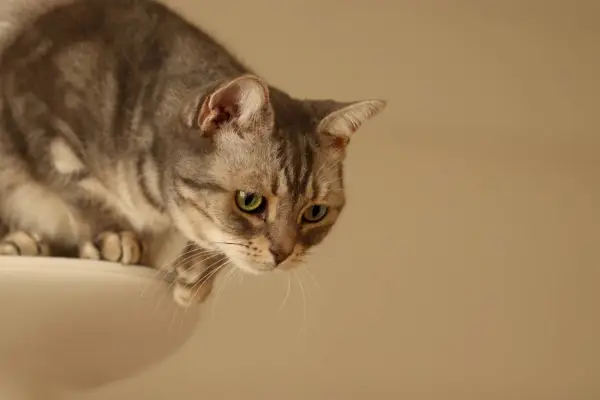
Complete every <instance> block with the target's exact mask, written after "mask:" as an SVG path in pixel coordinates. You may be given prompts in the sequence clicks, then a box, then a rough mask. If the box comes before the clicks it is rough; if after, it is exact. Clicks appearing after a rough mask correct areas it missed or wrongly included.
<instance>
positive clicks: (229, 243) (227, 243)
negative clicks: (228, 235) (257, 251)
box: [211, 242, 247, 247]
mask: <svg viewBox="0 0 600 400" xmlns="http://www.w3.org/2000/svg"><path fill="white" fill-rule="evenodd" d="M211 243H213V244H225V245H231V246H240V247H247V246H246V245H244V244H241V243H233V242H211Z"/></svg>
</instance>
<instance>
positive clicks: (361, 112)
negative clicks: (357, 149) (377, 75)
mask: <svg viewBox="0 0 600 400" xmlns="http://www.w3.org/2000/svg"><path fill="white" fill-rule="evenodd" d="M386 105H387V103H386V102H385V101H383V100H364V101H358V102H354V103H344V104H341V103H334V104H331V103H330V109H331V108H333V111H330V112H329V113H328V114H327V115H326V116H325V117H324V118H323V119H322V120H321V122H320V123H319V125H318V127H317V131H318V133H321V134H324V135H328V136H329V137H330V138H332V139H333V143H334V145H335V146H336V147H346V145H348V143H349V142H350V139H351V138H352V136H353V135H354V133H356V131H357V130H358V129H359V128H360V127H361V126H362V125H363V124H364V123H365V122H367V121H368V120H370V119H371V118H373V117H375V116H376V115H377V114H379V113H380V112H382V111H383V110H384V109H385V107H386Z"/></svg>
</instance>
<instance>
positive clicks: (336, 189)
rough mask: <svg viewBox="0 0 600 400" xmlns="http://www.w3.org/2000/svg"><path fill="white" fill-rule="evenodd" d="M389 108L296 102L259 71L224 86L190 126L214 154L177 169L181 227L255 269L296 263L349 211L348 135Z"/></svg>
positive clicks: (175, 211)
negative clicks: (268, 83)
mask: <svg viewBox="0 0 600 400" xmlns="http://www.w3.org/2000/svg"><path fill="white" fill-rule="evenodd" d="M211 102H212V103H211ZM383 107H384V103H383V102H378V101H371V102H363V103H356V104H355V105H339V104H338V105H336V104H335V103H332V102H301V101H297V100H292V99H290V98H289V97H287V96H285V95H283V94H280V93H272V95H271V94H269V92H268V91H267V88H266V86H265V85H264V84H263V83H262V82H261V81H260V80H258V79H257V78H255V77H242V78H239V79H237V80H235V81H233V82H230V83H228V84H226V85H224V86H223V87H221V88H220V89H218V90H217V91H215V93H213V94H212V95H211V96H208V97H207V98H206V99H205V100H204V102H203V104H202V105H201V106H200V107H199V109H200V111H199V114H198V113H195V114H194V115H195V116H196V117H195V118H193V119H191V120H190V124H189V126H190V128H192V129H193V128H194V127H195V126H196V125H195V124H196V122H197V128H198V129H199V130H200V131H201V132H199V133H198V135H200V134H202V135H203V138H202V140H204V141H205V142H204V146H203V147H202V148H203V149H207V148H208V149H209V150H208V151H206V150H205V151H206V152H205V154H203V155H202V156H201V157H199V156H198V155H197V154H195V153H194V152H193V151H192V152H190V153H188V154H187V155H186V156H184V157H182V158H181V159H180V160H179V161H178V162H177V163H176V164H175V166H174V168H173V174H172V175H173V177H172V186H171V190H170V193H171V197H172V198H171V200H172V201H171V202H170V204H171V208H170V209H171V214H172V216H173V219H174V221H175V223H176V225H177V226H178V227H179V229H181V231H182V232H183V233H184V234H185V235H186V236H187V237H188V238H189V239H191V240H192V241H194V242H196V243H198V244H199V245H200V246H201V247H203V248H205V249H209V250H217V251H219V252H222V253H224V254H225V255H226V256H227V257H228V259H229V260H230V261H231V262H232V263H233V264H234V265H235V266H237V267H239V268H241V269H243V270H245V271H247V272H251V273H261V272H266V271H270V270H273V269H275V268H283V269H288V268H291V267H293V266H295V265H296V264H297V263H298V262H301V261H302V260H303V257H304V256H305V255H306V253H307V251H308V250H310V249H311V248H312V247H313V246H316V245H317V244H319V243H321V241H322V240H323V239H324V238H325V237H326V236H327V234H328V233H329V232H330V230H331V228H332V227H333V225H334V224H335V222H336V221H337V219H338V216H339V215H340V213H341V211H342V209H343V207H344V203H345V195H344V185H343V179H342V173H343V171H342V162H343V160H344V156H345V147H346V145H347V143H348V141H349V137H350V134H351V133H352V132H354V131H355V130H356V129H357V128H358V125H360V124H361V123H362V122H363V121H364V120H366V119H368V118H369V117H371V116H373V115H374V114H376V113H377V112H379V111H381V109H383ZM344 109H347V110H346V111H345V113H344V112H340V110H341V111H343V110H344ZM340 118H341V119H343V121H342V120H340ZM361 118H362V121H361ZM344 121H345V122H346V123H345V124H344Z"/></svg>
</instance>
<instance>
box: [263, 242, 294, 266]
mask: <svg viewBox="0 0 600 400" xmlns="http://www.w3.org/2000/svg"><path fill="white" fill-rule="evenodd" d="M269 251H270V252H271V254H273V258H274V259H275V266H278V265H280V264H281V263H282V262H284V261H285V260H287V259H288V257H289V256H290V255H291V254H292V252H293V251H294V249H293V248H289V249H288V248H285V247H283V246H271V247H269Z"/></svg>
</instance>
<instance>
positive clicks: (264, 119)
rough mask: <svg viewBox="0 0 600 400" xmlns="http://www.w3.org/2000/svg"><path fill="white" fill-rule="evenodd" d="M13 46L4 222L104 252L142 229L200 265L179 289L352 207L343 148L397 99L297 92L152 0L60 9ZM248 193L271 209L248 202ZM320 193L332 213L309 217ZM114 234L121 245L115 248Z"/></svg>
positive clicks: (0, 106)
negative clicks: (302, 96)
mask: <svg viewBox="0 0 600 400" xmlns="http://www.w3.org/2000/svg"><path fill="white" fill-rule="evenodd" d="M4 47H5V48H4V50H3V51H2V53H1V55H0V57H1V58H0V229H2V230H4V232H2V233H3V234H4V235H9V236H10V235H11V233H9V232H12V234H14V233H15V232H25V233H26V234H28V235H29V236H30V237H35V238H41V240H42V241H43V243H44V245H45V246H48V247H49V249H50V251H52V252H53V254H56V252H54V251H53V249H56V248H60V249H71V250H72V252H74V253H75V254H79V255H82V254H84V255H85V254H88V255H89V254H93V256H90V257H96V256H97V255H99V256H100V258H106V259H109V258H107V257H108V256H106V257H105V256H104V255H103V254H105V253H106V254H109V253H110V254H121V255H122V254H124V253H123V251H127V252H131V251H133V252H134V253H135V251H137V250H135V248H136V247H135V246H137V244H135V243H137V242H138V241H139V242H140V246H139V247H140V248H143V249H144V254H142V257H141V259H140V260H139V262H140V263H143V264H145V265H150V266H153V267H157V268H158V267H161V266H163V265H167V266H170V267H173V268H174V269H175V270H176V271H178V272H179V274H180V275H181V276H182V277H183V276H187V278H185V279H184V278H182V284H181V287H180V288H179V292H178V293H179V297H180V298H187V297H189V296H187V297H186V296H184V295H182V294H181V293H182V292H181V290H183V289H185V288H188V289H189V288H190V287H191V288H194V285H195V284H196V282H199V280H201V278H202V277H206V271H212V270H215V271H216V270H218V269H219V268H216V266H217V265H220V266H223V267H224V266H226V265H230V264H232V265H234V266H236V267H239V268H242V269H244V270H246V271H248V272H252V273H259V272H263V271H269V270H272V269H273V268H275V267H278V266H280V265H285V266H288V267H289V266H293V265H294V261H299V260H300V259H301V258H302V257H303V255H304V254H305V253H306V252H307V250H308V249H310V248H311V247H313V246H315V245H317V244H319V243H320V242H321V241H322V240H323V239H324V238H325V236H326V235H327V234H328V232H329V231H330V229H331V227H332V226H333V225H334V224H335V221H336V220H337V217H338V215H339V214H340V212H341V211H342V209H343V207H344V204H345V197H344V190H343V189H344V187H343V179H342V177H343V171H342V163H343V160H344V157H345V149H346V146H347V144H348V142H349V140H350V138H351V136H352V135H353V134H354V132H355V131H356V130H357V129H358V128H359V127H360V126H361V125H362V124H363V123H364V122H365V121H367V120H368V119H370V118H372V117H373V116H374V115H376V114H377V113H378V112H380V111H381V110H383V108H384V106H385V103H384V102H382V101H378V100H371V101H362V102H355V103H338V102H334V101H319V100H299V99H294V98H292V97H290V96H289V95H287V94H286V93H284V92H282V91H281V90H279V89H277V88H274V87H271V86H269V85H267V84H266V83H264V81H263V80H262V79H261V78H258V77H256V76H255V75H253V74H251V72H250V71H249V70H248V69H247V68H246V67H244V66H243V65H242V64H241V63H239V62H238V61H237V60H236V59H235V58H234V57H233V56H231V55H230V54H229V53H228V52H227V51H226V50H225V49H223V48H222V47H221V46H220V45H219V44H218V43H216V42H215V41H214V40H213V39H211V38H209V37H208V36H207V35H206V34H205V33H204V32H202V31H201V30H199V29H197V28H196V27H194V26H193V25H191V24H189V23H188V22H186V21H185V20H184V19H182V18H181V17H179V16H177V15H176V14H175V13H173V12H171V11H170V10H169V9H167V8H166V7H164V6H162V5H160V4H158V3H156V2H154V1H150V0H80V1H73V2H72V4H69V5H65V6H57V7H55V8H51V9H50V10H47V11H46V12H44V13H42V14H41V16H40V17H39V18H37V19H31V23H30V24H29V25H28V26H27V27H26V29H24V30H20V31H18V32H16V33H15V34H14V35H12V36H11V40H10V41H8V44H6V45H5V46H4ZM237 191H244V192H252V193H256V194H259V195H260V196H264V198H265V199H266V200H265V201H266V203H265V204H267V206H266V207H265V209H264V212H262V213H261V214H260V215H252V214H249V213H247V212H243V211H241V210H240V208H239V207H237V206H236V204H235V196H236V192H237ZM312 205H320V206H323V207H327V210H328V211H329V212H328V214H326V216H325V217H324V218H323V219H322V220H320V221H318V222H315V223H312V222H311V223H307V221H306V220H305V219H303V217H302V216H303V214H304V213H305V212H306V210H307V208H309V207H311V206H312ZM125 231H126V232H128V233H127V234H126V235H124V236H123V235H122V234H119V232H125ZM129 232H133V233H135V236H136V238H137V241H136V242H135V243H134V242H131V240H132V239H131V236H130V234H129ZM7 237H8V236H5V238H7ZM107 237H108V238H112V239H111V240H110V242H111V243H115V245H114V246H124V247H118V248H108V250H106V251H103V250H102V249H105V248H106V246H105V244H106V243H104V242H102V243H100V244H99V242H98V238H107ZM119 237H126V238H128V241H127V242H122V241H119V240H117V239H116V238H119ZM7 240H8V239H7ZM132 243H133V244H132ZM186 243H188V245H187V246H188V247H186V249H187V250H188V252H189V253H190V254H191V256H190V257H188V260H187V261H182V258H181V257H180V258H179V260H178V261H177V262H173V260H174V259H175V258H176V256H177V255H182V249H183V248H184V247H185V246H186ZM4 244H5V245H6V246H5V248H6V249H9V248H12V247H13V246H12V245H11V244H10V243H4ZM91 245H94V246H95V247H90V246H91ZM132 246H134V247H132ZM190 246H192V247H190ZM109 247H110V246H109ZM1 249H2V241H0V254H1V253H2V250H1ZM90 249H92V250H90ZM93 249H96V250H98V252H95V251H94V250H93ZM124 249H125V250H124ZM127 249H134V250H127ZM7 252H8V250H7ZM119 252H120V253H119ZM136 254H137V253H136ZM201 254H205V255H206V254H213V255H220V256H215V257H216V259H217V260H218V261H219V262H221V264H216V262H217V261H214V260H213V261H209V259H210V258H209V257H205V258H204V259H200V258H199V257H200V255H201ZM37 255H42V254H41V252H40V253H39V254H37ZM128 259H129V260H134V262H137V261H138V260H137V259H136V258H135V257H133V258H132V257H129V258H128ZM190 271H191V272H190ZM203 271H204V272H203ZM215 273H216V272H215ZM190 276H191V277H192V278H195V280H196V281H194V279H190Z"/></svg>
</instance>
